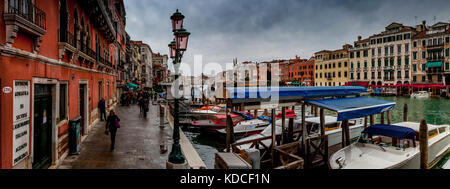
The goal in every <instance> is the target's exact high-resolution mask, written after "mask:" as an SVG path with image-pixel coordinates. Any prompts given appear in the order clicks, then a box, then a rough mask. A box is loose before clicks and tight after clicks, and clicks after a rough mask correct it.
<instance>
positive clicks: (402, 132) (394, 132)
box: [362, 124, 416, 146]
mask: <svg viewBox="0 0 450 189" xmlns="http://www.w3.org/2000/svg"><path fill="white" fill-rule="evenodd" d="M414 132H415V131H414V129H411V128H407V127H401V126H396V125H384V124H377V125H373V126H370V127H367V128H366V129H364V131H363V132H362V133H366V134H372V135H381V136H388V137H392V138H399V139H411V140H412V141H413V143H414V146H416V140H415V134H414Z"/></svg>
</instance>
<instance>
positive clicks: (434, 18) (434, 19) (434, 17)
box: [433, 16, 436, 24]
mask: <svg viewBox="0 0 450 189" xmlns="http://www.w3.org/2000/svg"><path fill="white" fill-rule="evenodd" d="M433 22H434V23H433V24H436V16H433Z"/></svg>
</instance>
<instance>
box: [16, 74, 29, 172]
mask: <svg viewBox="0 0 450 189" xmlns="http://www.w3.org/2000/svg"><path fill="white" fill-rule="evenodd" d="M13 116H14V117H13V120H14V121H13V161H12V162H13V166H15V165H17V164H18V163H19V162H20V161H22V160H23V159H25V158H26V157H28V155H29V152H28V151H29V150H28V149H29V140H30V138H29V133H30V131H29V130H30V82H29V81H14V99H13Z"/></svg>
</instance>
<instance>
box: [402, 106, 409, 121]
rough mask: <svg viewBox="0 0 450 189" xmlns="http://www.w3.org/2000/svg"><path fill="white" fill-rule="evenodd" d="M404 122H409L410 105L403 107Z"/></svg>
mask: <svg viewBox="0 0 450 189" xmlns="http://www.w3.org/2000/svg"><path fill="white" fill-rule="evenodd" d="M403 121H404V122H408V104H405V105H404V106H403Z"/></svg>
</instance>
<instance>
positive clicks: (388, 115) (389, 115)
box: [386, 111, 391, 125]
mask: <svg viewBox="0 0 450 189" xmlns="http://www.w3.org/2000/svg"><path fill="white" fill-rule="evenodd" d="M386 114H387V124H388V125H391V111H387V113H386Z"/></svg>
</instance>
